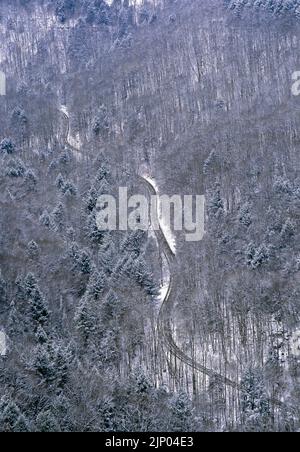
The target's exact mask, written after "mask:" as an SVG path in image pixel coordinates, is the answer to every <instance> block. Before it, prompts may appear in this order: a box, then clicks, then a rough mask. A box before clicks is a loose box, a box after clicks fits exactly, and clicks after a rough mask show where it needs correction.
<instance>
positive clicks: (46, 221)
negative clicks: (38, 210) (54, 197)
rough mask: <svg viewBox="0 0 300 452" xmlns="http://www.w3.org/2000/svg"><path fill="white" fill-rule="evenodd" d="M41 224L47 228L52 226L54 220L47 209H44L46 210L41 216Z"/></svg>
mask: <svg viewBox="0 0 300 452" xmlns="http://www.w3.org/2000/svg"><path fill="white" fill-rule="evenodd" d="M40 224H41V225H42V226H45V227H46V228H49V229H50V228H51V224H52V220H51V216H50V215H49V213H48V211H47V210H44V212H43V213H42V215H41V216H40Z"/></svg>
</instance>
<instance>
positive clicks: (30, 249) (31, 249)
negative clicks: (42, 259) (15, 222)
mask: <svg viewBox="0 0 300 452" xmlns="http://www.w3.org/2000/svg"><path fill="white" fill-rule="evenodd" d="M27 256H28V257H29V259H31V260H35V259H37V258H38V257H39V246H38V245H37V243H36V242H35V241H34V240H31V241H30V242H29V243H28V245H27Z"/></svg>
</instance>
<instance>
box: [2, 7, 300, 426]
mask: <svg viewBox="0 0 300 452" xmlns="http://www.w3.org/2000/svg"><path fill="white" fill-rule="evenodd" d="M299 14H300V3H299V2H298V1H290V0H286V1H279V0H278V1H275V0H270V1H267V0H265V1H264V0H261V1H250V0H249V1H244V0H240V1H238V0H236V1H223V0H210V1H208V0H207V1H206V0H177V1H171V0H169V1H164V2H144V3H143V4H140V5H136V6H133V5H130V2H128V1H121V0H118V1H117V0H114V1H113V2H112V4H111V5H108V4H107V3H105V2H104V1H102V0H86V1H83V0H82V1H79V0H78V1H73V0H59V1H57V2H49V1H38V0H27V1H26V0H20V1H12V0H11V1H9V0H5V1H0V18H1V19H0V40H1V41H0V42H1V45H0V70H1V71H3V72H4V73H5V74H6V77H7V94H6V96H3V97H0V118H1V121H0V143H1V144H0V187H1V188H0V208H1V214H0V269H1V273H0V330H1V331H4V332H5V334H6V340H7V353H6V355H5V356H2V357H0V399H1V401H0V430H3V431H57V430H61V431H190V430H201V431H264V430H268V431H272V430H281V431H297V430H298V429H299V428H300V426H299V402H300V393H299V356H300V354H299V345H300V344H299V335H300V330H299V271H300V249H299V214H300V210H299V209H300V179H299V143H300V136H299V110H300V98H299V97H294V96H292V93H291V86H292V74H293V72H295V71H297V70H300V61H299V52H298V46H299V38H300V35H299V34H300V29H299V27H300V25H299ZM62 106H65V107H63V108H62ZM64 111H67V112H68V115H69V118H68V115H66V114H64V113H63V112H64ZM70 137H71V138H72V143H74V146H75V144H76V147H77V148H78V149H79V151H78V152H76V150H74V147H73V146H72V145H71V144H70ZM144 168H147V169H148V171H149V172H150V173H151V175H152V176H153V177H155V179H156V181H157V183H158V186H159V187H160V190H161V192H163V193H169V194H174V193H178V194H181V195H184V194H205V196H206V225H205V229H206V235H205V238H204V240H203V241H201V242H198V243H193V244H189V243H187V242H186V241H185V239H184V234H181V233H178V234H177V235H176V241H177V255H176V262H175V263H174V264H173V267H172V270H173V274H172V278H173V285H172V294H171V295H172V310H171V311H172V312H170V313H169V314H170V318H169V326H170V330H171V331H169V332H168V334H171V335H172V338H173V340H174V341H175V342H176V345H177V347H178V349H180V351H181V354H182V356H183V355H184V357H185V359H182V356H181V357H180V356H178V355H176V353H174V350H173V351H172V350H171V349H170V347H169V346H168V342H167V341H166V340H164V337H162V335H161V334H160V331H159V329H157V320H158V313H159V309H160V302H161V299H160V296H159V291H160V285H161V279H162V275H161V273H162V263H161V254H160V249H159V246H158V245H159V243H157V241H156V240H155V239H154V237H153V234H145V233H142V232H135V233H128V234H125V233H121V232H114V233H101V232H100V231H99V230H98V229H97V227H96V220H95V215H96V201H97V198H98V196H99V195H100V194H103V193H110V194H114V195H116V194H117V191H118V187H119V186H127V187H128V189H129V192H130V193H132V194H135V193H145V194H146V190H145V187H144V186H143V185H142V184H141V181H140V179H139V174H141V171H142V170H143V169H144ZM196 363H198V364H201V366H203V367H205V368H206V369H209V370H211V371H212V373H211V375H221V376H223V377H224V378H225V379H227V380H230V381H232V382H234V384H233V385H227V384H224V383H223V382H222V381H220V379H218V378H214V377H212V376H209V375H207V374H205V373H203V372H201V371H199V368H200V367H199V366H198V369H197V366H196V365H195V364H196Z"/></svg>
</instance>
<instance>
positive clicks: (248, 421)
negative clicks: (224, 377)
mask: <svg viewBox="0 0 300 452" xmlns="http://www.w3.org/2000/svg"><path fill="white" fill-rule="evenodd" d="M241 387H242V409H243V413H244V424H245V427H246V429H249V430H254V431H264V430H266V431H267V429H268V422H269V420H270V406H269V402H268V398H267V396H266V391H265V388H264V382H263V377H262V375H261V373H260V371H259V370H254V369H249V370H248V371H247V372H246V373H245V376H244V379H243V381H242V383H241Z"/></svg>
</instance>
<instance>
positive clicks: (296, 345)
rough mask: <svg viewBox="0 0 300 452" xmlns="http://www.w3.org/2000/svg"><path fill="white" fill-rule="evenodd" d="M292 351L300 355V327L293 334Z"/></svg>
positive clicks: (293, 353) (294, 354) (295, 354)
mask: <svg viewBox="0 0 300 452" xmlns="http://www.w3.org/2000/svg"><path fill="white" fill-rule="evenodd" d="M291 352H292V355H293V356H299V357H300V328H299V329H298V330H296V331H294V333H293V334H292V337H291Z"/></svg>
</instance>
